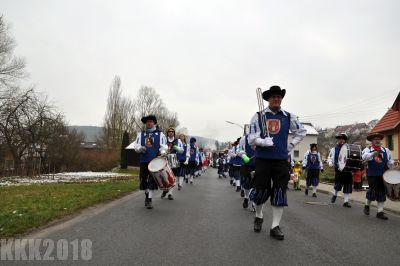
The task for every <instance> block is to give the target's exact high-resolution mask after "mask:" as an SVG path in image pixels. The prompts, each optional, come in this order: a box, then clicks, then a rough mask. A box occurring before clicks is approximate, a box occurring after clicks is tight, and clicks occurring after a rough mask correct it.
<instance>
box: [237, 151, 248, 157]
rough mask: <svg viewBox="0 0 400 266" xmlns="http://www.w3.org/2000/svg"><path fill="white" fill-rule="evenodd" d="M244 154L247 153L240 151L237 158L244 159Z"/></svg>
mask: <svg viewBox="0 0 400 266" xmlns="http://www.w3.org/2000/svg"><path fill="white" fill-rule="evenodd" d="M244 154H246V152H245V151H240V152H238V153H237V156H238V157H240V158H242V157H243V155H244Z"/></svg>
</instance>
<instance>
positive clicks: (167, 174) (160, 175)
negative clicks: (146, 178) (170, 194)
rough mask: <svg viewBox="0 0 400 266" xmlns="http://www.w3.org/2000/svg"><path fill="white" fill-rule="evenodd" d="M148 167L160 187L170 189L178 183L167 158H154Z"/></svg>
mask: <svg viewBox="0 0 400 266" xmlns="http://www.w3.org/2000/svg"><path fill="white" fill-rule="evenodd" d="M148 169H149V171H150V174H151V176H152V177H153V178H154V180H155V181H156V182H157V184H158V187H159V188H160V189H163V190H169V189H170V188H172V187H174V186H175V185H176V177H175V175H174V173H173V172H172V170H171V168H170V167H169V165H168V162H167V160H166V159H164V158H161V157H157V158H154V159H153V160H152V161H151V162H150V163H149V166H148Z"/></svg>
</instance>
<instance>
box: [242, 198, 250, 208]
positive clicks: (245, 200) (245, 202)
mask: <svg viewBox="0 0 400 266" xmlns="http://www.w3.org/2000/svg"><path fill="white" fill-rule="evenodd" d="M247 207H249V199H244V201H243V208H244V209H247Z"/></svg>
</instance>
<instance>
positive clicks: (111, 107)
mask: <svg viewBox="0 0 400 266" xmlns="http://www.w3.org/2000/svg"><path fill="white" fill-rule="evenodd" d="M121 104H122V90H121V79H120V78H119V77H118V76H115V77H114V79H113V81H112V83H111V86H110V90H109V93H108V100H107V110H106V115H105V118H104V136H103V139H104V140H105V142H106V143H105V144H106V145H107V147H110V148H112V149H115V148H117V146H118V144H119V143H120V139H121V132H120V131H121V120H122V118H121Z"/></svg>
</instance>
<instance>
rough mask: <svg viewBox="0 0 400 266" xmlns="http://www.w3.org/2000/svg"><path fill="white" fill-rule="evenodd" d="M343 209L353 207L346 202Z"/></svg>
mask: <svg viewBox="0 0 400 266" xmlns="http://www.w3.org/2000/svg"><path fill="white" fill-rule="evenodd" d="M343 207H346V208H351V205H350V203H348V202H345V203H343Z"/></svg>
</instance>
